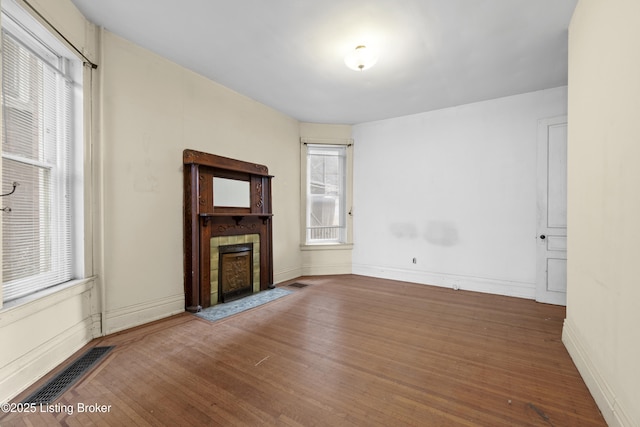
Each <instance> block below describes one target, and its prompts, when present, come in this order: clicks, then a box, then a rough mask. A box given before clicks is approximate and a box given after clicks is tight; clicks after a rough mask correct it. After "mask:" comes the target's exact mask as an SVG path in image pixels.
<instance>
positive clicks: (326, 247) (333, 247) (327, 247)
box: [300, 243, 353, 251]
mask: <svg viewBox="0 0 640 427" xmlns="http://www.w3.org/2000/svg"><path fill="white" fill-rule="evenodd" d="M352 249H353V243H324V244H323V243H318V244H315V245H300V250H301V251H350V250H352Z"/></svg>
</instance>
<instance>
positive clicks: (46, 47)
mask: <svg viewBox="0 0 640 427" xmlns="http://www.w3.org/2000/svg"><path fill="white" fill-rule="evenodd" d="M6 3H10V2H6ZM13 9H16V10H13ZM2 12H3V13H2V41H1V42H2V168H1V169H2V193H6V192H8V190H11V188H12V185H13V183H17V184H18V187H17V188H16V191H15V192H14V193H13V194H12V195H10V196H6V197H3V198H2V199H1V203H2V207H5V208H10V209H11V211H7V210H5V211H4V212H2V300H3V301H4V302H7V301H11V300H14V299H17V298H20V297H22V296H25V295H28V294H31V293H34V292H36V291H39V290H42V289H45V288H48V287H51V286H54V285H57V284H60V283H64V282H67V281H69V280H71V279H73V278H75V276H76V275H77V274H78V272H79V268H80V265H79V264H80V263H79V262H78V261H77V260H78V259H81V256H79V254H78V252H79V248H78V245H77V244H76V242H77V241H78V240H81V239H78V236H77V231H78V230H81V228H82V225H81V224H80V223H79V222H80V220H79V219H76V218H77V217H78V215H74V214H73V213H74V210H75V209H76V208H77V206H78V203H81V200H79V196H80V195H81V191H79V189H78V188H76V187H79V186H81V183H82V179H81V172H79V171H81V167H78V160H77V159H79V158H80V159H81V153H79V152H78V150H77V147H80V146H81V145H80V144H79V143H76V142H77V141H79V138H77V137H76V135H78V134H79V128H80V127H81V116H80V112H81V110H82V109H81V108H80V107H79V106H80V105H81V104H80V101H81V99H80V98H81V92H82V90H81V84H80V80H81V79H80V76H81V73H82V63H81V62H80V61H79V60H78V59H77V58H75V57H74V56H73V55H72V54H70V53H69V52H68V51H67V50H66V48H65V47H64V46H63V45H61V44H59V42H58V41H57V40H55V39H54V38H53V37H51V36H50V35H47V33H46V30H44V28H42V27H41V26H39V24H37V23H36V22H35V21H34V20H32V19H30V16H28V15H27V14H26V13H24V11H20V10H19V9H17V8H16V7H15V5H12V6H11V8H10V10H7V9H5V2H3V11H2ZM36 26H38V27H37V28H36ZM43 34H44V36H42V35H43ZM74 217H76V218H74Z"/></svg>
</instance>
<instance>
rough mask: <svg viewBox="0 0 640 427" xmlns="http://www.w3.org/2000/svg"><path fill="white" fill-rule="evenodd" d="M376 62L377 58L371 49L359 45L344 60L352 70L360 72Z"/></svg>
mask: <svg viewBox="0 0 640 427" xmlns="http://www.w3.org/2000/svg"><path fill="white" fill-rule="evenodd" d="M377 61H378V56H377V55H376V52H374V51H373V50H372V49H371V48H369V47H366V46H365V45H363V44H361V45H359V46H356V48H355V49H354V50H352V51H351V52H350V53H349V54H348V55H347V56H346V57H345V58H344V63H345V64H346V65H347V67H349V68H351V69H352V70H356V71H362V70H366V69H367V68H371V67H373V66H374V65H375V63H376V62H377Z"/></svg>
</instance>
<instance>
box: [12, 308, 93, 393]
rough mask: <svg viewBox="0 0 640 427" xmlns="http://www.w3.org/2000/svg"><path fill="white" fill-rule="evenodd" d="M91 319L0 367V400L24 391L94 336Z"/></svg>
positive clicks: (88, 318)
mask: <svg viewBox="0 0 640 427" xmlns="http://www.w3.org/2000/svg"><path fill="white" fill-rule="evenodd" d="M92 326H93V321H92V318H91V317H87V318H86V319H84V320H83V321H82V322H80V323H77V324H76V325H74V326H73V327H72V328H70V329H67V330H66V331H63V332H61V333H60V334H58V335H56V336H55V337H54V338H52V339H50V340H49V341H47V342H44V343H42V344H40V345H38V346H37V347H35V348H34V349H33V350H31V351H29V352H28V353H26V354H24V355H23V356H22V357H20V358H18V359H16V360H14V361H13V362H11V363H9V364H8V365H6V366H3V367H2V368H1V369H0V390H1V392H0V393H1V394H0V402H6V401H8V400H10V399H12V398H14V397H15V396H17V395H18V394H20V393H22V392H23V391H24V390H26V389H27V388H28V387H29V386H31V384H33V383H35V382H36V381H38V380H39V379H40V378H42V377H43V376H45V375H46V374H47V373H49V372H50V371H51V370H52V369H54V368H55V367H56V366H58V365H59V364H60V363H62V362H63V361H64V360H65V359H67V358H68V357H69V356H70V355H72V354H73V353H75V352H76V351H78V350H79V349H81V348H82V347H83V346H84V345H85V344H87V343H88V342H90V341H91V340H92V339H93V335H92Z"/></svg>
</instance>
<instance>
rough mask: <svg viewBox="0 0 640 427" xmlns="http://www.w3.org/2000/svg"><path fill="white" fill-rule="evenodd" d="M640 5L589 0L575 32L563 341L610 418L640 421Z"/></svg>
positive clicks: (621, 422)
mask: <svg viewBox="0 0 640 427" xmlns="http://www.w3.org/2000/svg"><path fill="white" fill-rule="evenodd" d="M639 16H640V3H639V2H638V1H637V0H610V1H606V2H603V1H585V0H582V1H581V2H580V3H579V5H578V7H577V9H576V11H575V14H574V16H573V20H572V23H571V28H570V35H569V37H570V38H569V40H570V44H569V205H568V208H569V214H568V215H569V218H568V221H569V243H568V244H569V247H568V258H569V260H568V294H567V299H568V301H567V319H566V323H565V328H564V337H563V339H564V342H565V344H566V345H567V348H568V349H569V351H570V353H571V355H572V357H573V358H574V361H575V362H576V365H577V366H578V368H579V370H580V372H581V374H582V376H583V377H584V379H585V381H586V383H587V384H588V386H589V388H590V390H591V392H592V394H593V395H594V397H595V399H596V401H597V402H598V405H599V406H600V409H601V411H602V413H603V414H604V416H605V419H606V420H607V422H608V423H609V424H610V425H612V426H614V425H626V426H638V425H640V369H639V368H638V361H639V360H640V332H638V330H639V329H638V328H639V327H640V262H639V261H640V221H639V220H638V218H640V167H638V160H639V159H640V25H638V17H639Z"/></svg>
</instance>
